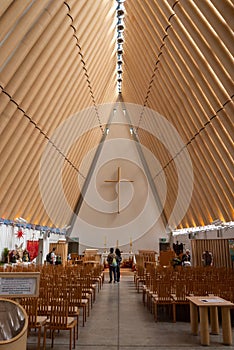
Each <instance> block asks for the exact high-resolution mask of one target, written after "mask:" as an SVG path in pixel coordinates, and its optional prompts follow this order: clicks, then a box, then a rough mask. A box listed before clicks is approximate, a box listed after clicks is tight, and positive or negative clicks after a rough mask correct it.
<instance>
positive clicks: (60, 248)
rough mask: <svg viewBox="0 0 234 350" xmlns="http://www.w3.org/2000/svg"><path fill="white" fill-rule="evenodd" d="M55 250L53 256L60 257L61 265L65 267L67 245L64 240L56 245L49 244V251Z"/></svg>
mask: <svg viewBox="0 0 234 350" xmlns="http://www.w3.org/2000/svg"><path fill="white" fill-rule="evenodd" d="M54 247H55V248H56V251H55V254H56V255H57V256H61V260H62V265H63V266H65V265H66V262H67V255H68V244H67V242H66V241H64V240H60V241H58V243H51V244H50V251H51V250H52V249H53V248H54Z"/></svg>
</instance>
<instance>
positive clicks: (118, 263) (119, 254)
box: [115, 248, 122, 282]
mask: <svg viewBox="0 0 234 350" xmlns="http://www.w3.org/2000/svg"><path fill="white" fill-rule="evenodd" d="M115 255H116V261H117V266H116V279H117V282H119V281H120V264H121V261H122V256H121V252H120V250H119V248H116V249H115Z"/></svg>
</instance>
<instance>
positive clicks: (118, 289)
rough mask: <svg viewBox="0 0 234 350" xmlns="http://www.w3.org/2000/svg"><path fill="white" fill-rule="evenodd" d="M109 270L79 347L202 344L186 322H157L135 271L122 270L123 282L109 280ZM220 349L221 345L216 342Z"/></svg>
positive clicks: (119, 349) (113, 349)
mask: <svg viewBox="0 0 234 350" xmlns="http://www.w3.org/2000/svg"><path fill="white" fill-rule="evenodd" d="M108 281H109V277H108V272H107V271H106V272H105V282H104V285H103V288H102V290H101V291H100V293H99V294H98V295H97V301H96V302H95V304H94V307H93V309H92V311H91V316H90V317H89V318H88V320H87V323H86V325H85V327H80V332H79V340H78V343H77V345H78V346H77V347H76V348H77V349H80V350H133V349H137V350H152V349H164V350H165V349H174V350H176V349H181V348H184V349H188V348H190V350H191V349H192V348H196V349H197V348H200V347H201V345H200V344H199V338H198V337H194V336H192V335H191V333H190V324H189V323H186V322H177V323H176V324H175V323H174V324H172V323H169V322H158V323H155V322H154V320H153V316H152V315H151V314H150V313H149V312H148V311H147V310H146V309H145V308H144V306H143V303H142V294H141V293H140V294H138V293H137V291H136V288H135V284H134V279H133V273H132V272H131V271H125V270H124V269H123V270H122V271H121V282H120V283H115V284H114V283H112V284H109V283H108ZM217 345H218V348H219V350H220V349H221V348H222V346H221V347H220V344H217Z"/></svg>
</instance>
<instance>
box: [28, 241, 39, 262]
mask: <svg viewBox="0 0 234 350" xmlns="http://www.w3.org/2000/svg"><path fill="white" fill-rule="evenodd" d="M38 249H39V241H27V250H28V252H29V255H30V261H32V260H33V259H35V258H36V257H37V256H38Z"/></svg>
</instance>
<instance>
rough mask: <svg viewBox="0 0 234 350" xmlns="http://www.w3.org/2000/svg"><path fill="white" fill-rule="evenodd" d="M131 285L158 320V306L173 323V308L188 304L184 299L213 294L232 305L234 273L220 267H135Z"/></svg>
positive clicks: (174, 311)
mask: <svg viewBox="0 0 234 350" xmlns="http://www.w3.org/2000/svg"><path fill="white" fill-rule="evenodd" d="M134 281H135V286H136V289H137V291H138V293H139V292H140V291H142V301H143V304H144V305H145V306H147V309H148V310H149V311H150V312H151V313H153V314H154V319H155V321H157V320H158V316H157V314H158V312H157V308H158V306H159V305H168V306H170V308H171V310H172V319H173V321H174V322H176V309H177V305H189V301H188V300H187V296H190V295H197V296H206V295H210V294H211V295H217V296H220V297H222V298H224V299H226V300H229V301H231V302H234V271H233V269H226V268H225V269H223V268H208V269H207V268H204V267H202V268H201V267H200V268H198V269H197V268H182V269H174V268H168V269H167V268H163V269H161V268H157V267H154V268H152V267H151V268H150V269H147V268H145V267H143V266H137V267H136V272H135V276H134Z"/></svg>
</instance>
